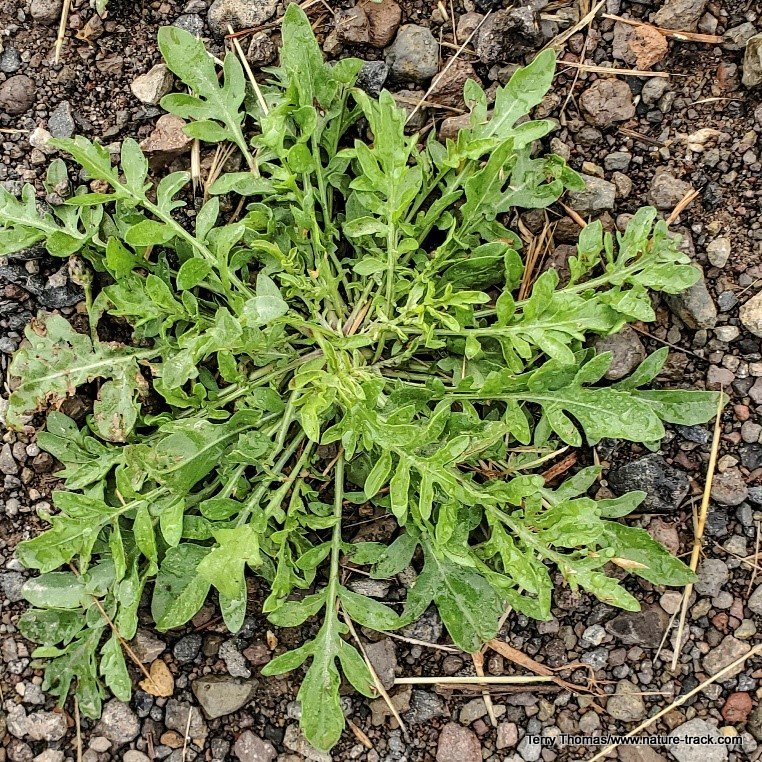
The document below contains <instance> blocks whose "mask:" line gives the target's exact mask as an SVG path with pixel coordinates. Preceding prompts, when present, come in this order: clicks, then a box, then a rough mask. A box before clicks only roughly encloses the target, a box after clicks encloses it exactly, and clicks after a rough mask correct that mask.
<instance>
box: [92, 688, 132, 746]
mask: <svg viewBox="0 0 762 762" xmlns="http://www.w3.org/2000/svg"><path fill="white" fill-rule="evenodd" d="M93 732H94V733H95V735H99V736H105V737H106V738H108V740H109V741H111V743H112V744H114V745H115V746H122V745H123V744H126V743H129V742H130V741H132V740H134V739H135V738H137V737H138V734H139V733H140V721H139V720H138V717H137V715H136V714H135V712H133V711H132V709H130V706H129V704H125V703H124V702H123V701H119V700H118V699H112V700H111V701H109V702H108V703H107V704H106V706H104V707H103V714H102V715H101V719H100V721H99V722H98V724H97V725H96V726H95V730H94V731H93Z"/></svg>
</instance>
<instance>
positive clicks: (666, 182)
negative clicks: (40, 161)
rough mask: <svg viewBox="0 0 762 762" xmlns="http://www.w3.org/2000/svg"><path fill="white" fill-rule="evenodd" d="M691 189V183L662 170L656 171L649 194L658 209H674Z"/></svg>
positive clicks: (650, 199)
mask: <svg viewBox="0 0 762 762" xmlns="http://www.w3.org/2000/svg"><path fill="white" fill-rule="evenodd" d="M691 190H692V188H691V184H690V183H687V182H685V180H680V179H679V178H677V177H675V176H674V175H671V174H670V173H669V172H666V171H664V170H660V171H658V172H656V174H655V175H654V176H653V180H651V188H650V190H649V192H648V196H649V201H650V202H651V203H652V204H653V205H654V206H655V207H656V208H657V209H662V210H664V211H667V210H669V211H672V209H674V208H675V207H676V206H677V205H678V204H679V203H680V201H682V199H683V197H684V196H685V195H686V194H687V193H688V192H689V191H691Z"/></svg>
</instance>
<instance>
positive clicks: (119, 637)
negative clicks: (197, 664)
mask: <svg viewBox="0 0 762 762" xmlns="http://www.w3.org/2000/svg"><path fill="white" fill-rule="evenodd" d="M120 499H121V497H120ZM69 568H70V569H71V570H72V572H73V573H74V575H75V576H76V577H80V576H81V575H80V573H79V570H78V569H77V567H76V566H74V564H73V563H69ZM90 597H91V598H92V599H93V603H95V607H96V608H97V609H98V612H99V613H100V615H101V617H102V618H103V621H104V622H105V623H106V624H107V625H108V626H109V628H110V629H111V631H112V632H113V633H114V635H116V637H117V640H118V641H119V645H120V646H121V647H122V649H123V650H124V652H125V653H126V654H127V656H129V657H130V661H132V663H133V664H134V665H135V666H136V667H137V668H138V669H139V670H140V671H141V672H142V673H143V676H144V677H145V678H146V680H148V682H149V683H150V684H151V685H154V682H153V678H152V677H151V673H150V672H149V671H148V670H147V669H146V668H145V665H144V664H143V662H142V661H140V659H138V657H137V654H136V653H135V652H134V651H133V650H132V648H131V647H130V644H129V643H128V642H127V641H126V640H125V639H124V638H123V637H122V634H121V633H120V632H119V630H118V629H117V627H116V625H115V624H114V622H113V621H112V619H111V617H110V616H109V615H108V614H107V613H106V609H104V608H103V605H102V604H101V602H100V601H99V600H98V599H97V598H96V597H95V596H94V595H91V596H90Z"/></svg>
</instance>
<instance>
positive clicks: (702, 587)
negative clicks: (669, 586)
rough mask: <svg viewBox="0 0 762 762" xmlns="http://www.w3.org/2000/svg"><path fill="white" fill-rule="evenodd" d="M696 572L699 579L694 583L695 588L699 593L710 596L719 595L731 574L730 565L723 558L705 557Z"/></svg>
mask: <svg viewBox="0 0 762 762" xmlns="http://www.w3.org/2000/svg"><path fill="white" fill-rule="evenodd" d="M696 574H697V576H698V579H697V580H696V582H695V583H694V584H693V588H694V590H695V591H696V592H697V593H698V594H699V595H706V596H709V597H710V598H714V597H715V596H716V595H719V593H720V591H721V590H722V588H723V586H724V585H725V583H726V582H727V581H728V577H729V576H730V572H729V571H728V565H727V564H726V563H725V562H724V561H723V560H722V559H721V558H705V559H704V560H703V561H702V562H701V563H700V564H699V567H698V569H697V571H696Z"/></svg>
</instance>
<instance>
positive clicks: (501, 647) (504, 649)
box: [486, 638, 593, 693]
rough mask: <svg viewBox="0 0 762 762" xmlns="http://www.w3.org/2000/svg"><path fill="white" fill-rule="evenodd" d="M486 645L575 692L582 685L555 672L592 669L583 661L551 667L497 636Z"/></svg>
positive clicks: (515, 662) (578, 690)
mask: <svg viewBox="0 0 762 762" xmlns="http://www.w3.org/2000/svg"><path fill="white" fill-rule="evenodd" d="M486 645H487V647H489V648H491V649H492V650H493V651H497V653H499V654H500V655H501V656H504V657H505V658H506V659H508V660H509V661H512V662H513V663H514V664H518V665H519V666H520V667H524V669H528V670H530V671H531V672H534V673H535V674H536V675H539V676H540V677H542V678H546V679H547V680H549V681H551V682H554V683H556V685H560V686H561V687H562V688H566V689H567V690H570V691H572V692H573V693H579V692H580V691H581V690H582V689H581V687H580V686H579V685H574V683H570V682H568V681H567V680H564V679H563V678H562V677H558V676H556V675H554V674H553V673H554V672H556V671H559V670H567V669H576V668H578V667H579V668H586V669H588V670H590V671H592V668H591V667H590V665H589V664H582V663H573V664H565V665H564V666H563V667H559V668H558V670H554V669H551V668H550V667H548V666H546V665H545V664H541V663H540V662H539V661H535V660H534V659H533V658H532V657H531V656H527V655H526V654H525V653H522V652H521V651H519V650H518V649H517V648H514V647H513V646H509V645H508V644H507V643H503V641H502V640H497V639H496V638H493V639H492V640H489V641H487V644H486ZM586 690H588V691H589V692H590V693H593V690H592V689H590V688H587V689H586Z"/></svg>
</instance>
